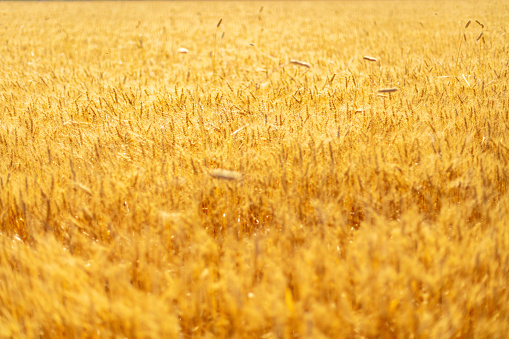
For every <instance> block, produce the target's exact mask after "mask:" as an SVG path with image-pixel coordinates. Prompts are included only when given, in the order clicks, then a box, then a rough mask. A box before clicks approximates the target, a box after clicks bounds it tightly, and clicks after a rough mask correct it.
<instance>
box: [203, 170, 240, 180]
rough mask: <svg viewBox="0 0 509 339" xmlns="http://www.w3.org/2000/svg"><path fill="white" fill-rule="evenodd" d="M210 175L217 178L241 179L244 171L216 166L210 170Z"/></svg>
mask: <svg viewBox="0 0 509 339" xmlns="http://www.w3.org/2000/svg"><path fill="white" fill-rule="evenodd" d="M209 175H210V176H211V177H213V178H215V179H222V180H231V181H239V180H241V179H242V173H240V172H236V171H230V170H225V169H220V168H216V169H213V170H212V171H210V172H209Z"/></svg>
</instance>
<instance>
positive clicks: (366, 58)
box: [362, 55, 378, 61]
mask: <svg viewBox="0 0 509 339" xmlns="http://www.w3.org/2000/svg"><path fill="white" fill-rule="evenodd" d="M362 58H363V59H364V60H367V61H378V60H377V58H373V57H370V56H368V55H365V56H363V57H362Z"/></svg>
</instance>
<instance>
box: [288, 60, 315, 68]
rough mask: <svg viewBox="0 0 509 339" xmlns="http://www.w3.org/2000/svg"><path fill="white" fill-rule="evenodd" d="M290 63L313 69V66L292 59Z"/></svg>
mask: <svg viewBox="0 0 509 339" xmlns="http://www.w3.org/2000/svg"><path fill="white" fill-rule="evenodd" d="M290 63H291V64H294V65H297V66H302V67H306V68H311V65H310V64H308V63H307V62H304V61H299V60H295V59H292V60H290Z"/></svg>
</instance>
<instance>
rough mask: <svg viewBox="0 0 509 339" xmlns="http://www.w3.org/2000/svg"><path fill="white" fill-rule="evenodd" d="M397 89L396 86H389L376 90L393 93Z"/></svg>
mask: <svg viewBox="0 0 509 339" xmlns="http://www.w3.org/2000/svg"><path fill="white" fill-rule="evenodd" d="M397 90H398V89H397V88H396V87H391V88H382V89H379V90H378V93H393V92H396V91H397Z"/></svg>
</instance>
